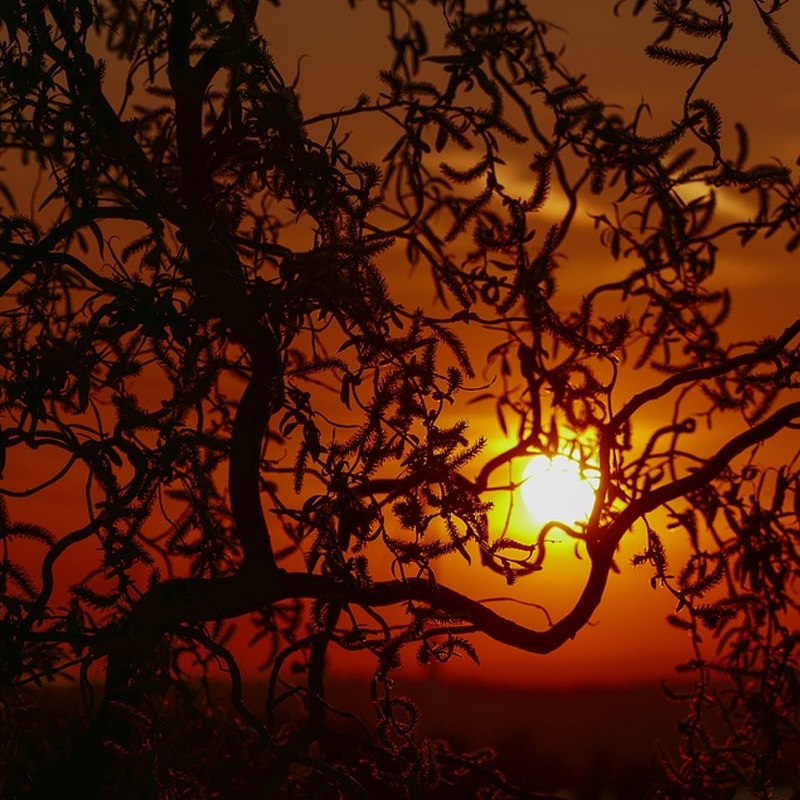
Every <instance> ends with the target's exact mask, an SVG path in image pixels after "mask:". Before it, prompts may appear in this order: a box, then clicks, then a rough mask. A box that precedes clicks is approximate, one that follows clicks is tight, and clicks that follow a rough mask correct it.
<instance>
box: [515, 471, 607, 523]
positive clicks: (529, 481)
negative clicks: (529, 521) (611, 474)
mask: <svg viewBox="0 0 800 800" xmlns="http://www.w3.org/2000/svg"><path fill="white" fill-rule="evenodd" d="M598 483H599V477H598V474H597V471H596V470H593V469H590V468H585V467H584V468H581V465H580V464H579V463H578V462H577V461H574V460H573V459H571V458H568V457H567V456H563V455H558V456H554V457H553V458H549V457H548V456H544V455H538V456H534V457H533V458H531V460H530V461H529V462H528V465H527V466H526V467H525V472H524V473H523V475H522V487H521V490H522V499H523V500H524V501H525V506H526V507H527V509H528V513H529V514H530V515H531V516H532V517H533V519H534V520H535V521H536V522H538V523H540V524H542V525H544V524H545V523H546V522H550V521H551V520H557V521H559V522H563V523H564V524H566V525H575V524H576V523H580V522H586V520H587V519H588V518H589V514H590V513H591V511H592V506H593V505H594V500H595V492H596V491H597V486H598Z"/></svg>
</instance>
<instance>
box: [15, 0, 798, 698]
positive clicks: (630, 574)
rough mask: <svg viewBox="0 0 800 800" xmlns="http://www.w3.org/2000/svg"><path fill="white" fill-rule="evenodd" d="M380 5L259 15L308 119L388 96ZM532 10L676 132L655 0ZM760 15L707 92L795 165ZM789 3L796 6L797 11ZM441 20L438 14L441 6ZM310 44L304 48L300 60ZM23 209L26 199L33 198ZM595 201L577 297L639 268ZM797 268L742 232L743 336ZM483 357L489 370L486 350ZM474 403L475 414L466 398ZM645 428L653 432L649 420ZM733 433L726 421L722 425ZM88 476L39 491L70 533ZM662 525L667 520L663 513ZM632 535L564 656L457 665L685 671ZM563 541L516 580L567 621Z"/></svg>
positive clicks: (586, 674) (543, 676)
mask: <svg viewBox="0 0 800 800" xmlns="http://www.w3.org/2000/svg"><path fill="white" fill-rule="evenodd" d="M376 5H377V4H376V3H366V2H365V3H361V4H360V7H359V9H358V10H357V11H351V10H350V9H349V8H348V5H347V3H346V2H344V0H337V1H336V2H334V1H333V0H326V1H325V2H319V0H287V2H285V4H284V5H283V6H282V7H281V8H279V9H274V8H272V7H271V6H269V5H268V4H265V6H264V8H263V10H262V12H261V18H260V19H261V28H262V32H263V34H264V36H265V37H266V39H267V40H268V41H269V42H271V43H272V45H273V48H274V53H275V56H276V58H277V62H278V66H279V68H280V70H281V71H282V73H283V75H284V76H285V77H286V78H287V80H291V78H292V76H293V75H294V74H295V71H296V69H299V76H300V77H299V84H298V90H299V93H300V96H301V102H302V105H303V108H304V111H305V112H306V114H307V115H309V114H313V113H315V112H317V111H322V110H325V111H330V110H333V109H336V108H339V107H344V106H345V105H348V104H351V103H352V102H353V101H354V100H355V99H356V97H357V96H358V95H359V94H360V93H362V92H365V93H367V94H371V95H373V96H374V95H375V94H376V93H377V91H378V84H377V81H376V79H375V76H376V74H377V71H378V70H379V69H380V68H384V67H387V66H388V63H389V58H390V51H389V45H388V42H387V41H386V40H385V21H384V19H383V16H382V15H381V14H380V13H379V12H378V11H376V9H375V8H374V6H376ZM628 5H629V6H630V5H632V4H631V3H629V4H628ZM531 6H533V7H535V8H537V9H541V13H542V15H543V16H545V17H546V18H548V19H550V20H552V21H553V22H554V23H556V24H559V25H561V26H563V28H564V29H565V30H564V32H563V33H556V34H554V35H555V36H556V37H557V38H560V39H563V41H564V42H566V47H567V50H566V63H567V64H568V65H569V66H570V68H571V69H572V70H573V71H574V72H576V73H584V72H585V73H586V74H587V80H588V84H589V86H590V87H592V89H593V91H594V92H595V93H596V94H597V95H598V96H600V97H601V98H603V99H604V100H605V101H606V102H608V103H618V104H619V105H620V106H622V107H623V108H624V109H625V112H624V113H627V112H631V111H632V109H633V108H634V107H635V105H636V104H638V103H639V102H640V101H641V100H645V101H646V102H648V103H649V104H650V107H651V109H652V116H653V123H652V126H653V131H657V130H662V129H663V128H664V127H666V126H667V125H669V122H670V120H674V119H678V118H679V117H680V116H681V115H682V98H683V95H682V91H683V89H684V87H685V86H686V85H687V84H688V82H689V80H690V79H689V78H688V77H687V76H688V73H687V72H686V71H682V70H679V69H676V68H671V67H668V66H666V65H664V64H661V63H656V62H652V61H650V60H648V59H647V58H646V56H645V55H644V54H643V52H642V51H643V48H644V46H645V45H646V44H648V43H649V42H651V41H652V38H653V34H654V29H653V27H652V26H651V25H650V24H649V18H650V12H648V11H645V12H643V14H642V15H641V16H640V17H638V18H635V19H632V18H631V17H630V8H628V7H625V6H623V8H622V10H621V15H620V17H619V18H618V17H615V16H614V14H613V3H612V2H606V1H605V0H604V1H603V2H574V1H573V2H572V3H564V2H558V0H548V1H547V2H539V3H534V2H532V3H531ZM420 7H422V4H420ZM749 11H750V10H749V9H748V8H747V6H743V7H742V8H741V9H740V8H738V7H737V22H736V27H735V28H734V34H733V38H732V41H731V44H730V46H729V49H728V51H727V53H726V55H725V57H724V59H723V60H722V62H721V63H720V64H719V65H718V66H717V67H716V69H715V70H714V71H713V73H712V75H711V76H710V77H709V79H708V80H707V81H706V85H705V87H704V89H703V90H702V92H701V93H700V94H701V96H704V97H709V98H710V99H712V100H714V102H715V103H717V104H718V106H719V107H720V110H721V111H722V114H723V121H724V123H725V133H726V135H732V132H733V123H734V122H735V121H741V122H743V123H745V124H746V126H747V127H748V129H749V131H750V133H751V150H752V160H753V161H754V162H755V161H759V160H766V159H767V158H768V157H769V156H772V155H776V156H779V157H780V158H781V159H782V160H783V161H784V162H785V163H789V164H794V161H795V158H796V157H797V148H796V141H797V139H796V131H797V130H798V127H799V125H798V123H800V119H799V118H800V104H798V103H797V90H796V86H797V85H798V77H800V67H798V65H796V64H792V63H791V62H789V61H788V60H787V59H785V58H783V57H782V56H781V55H780V54H779V53H778V51H777V50H776V49H775V48H774V46H772V45H771V43H770V42H769V41H768V40H767V38H766V35H765V34H764V32H763V30H762V29H761V27H760V25H759V24H758V21H757V19H756V17H755V13H754V12H753V13H752V14H751V17H752V19H750V20H749V22H748V20H747V18H746V17H747V14H748V13H749ZM790 14H794V15H795V16H794V17H793V18H790V17H789V15H790ZM783 21H784V25H785V31H786V33H787V34H788V36H789V38H790V39H791V40H792V41H793V42H794V43H795V44H796V45H798V46H800V7H798V6H796V5H795V6H792V7H790V8H789V9H787V11H786V14H785V16H784V18H783ZM432 22H433V24H434V25H435V24H437V21H436V18H435V17H433V18H432ZM432 38H433V37H432ZM301 56H305V57H304V58H302V60H301ZM296 65H299V66H296ZM767 87H768V88H767ZM347 124H348V123H347V122H344V123H343V125H342V128H343V129H346V126H347ZM353 125H354V128H353V136H352V139H351V142H350V149H351V151H353V152H355V153H357V154H358V157H359V159H361V160H368V159H372V160H376V161H380V159H381V158H382V156H383V155H384V153H385V151H386V149H388V144H389V142H388V141H387V140H385V139H384V138H382V133H381V129H380V127H376V128H368V127H365V126H363V125H362V123H353ZM356 125H357V126H358V127H356ZM312 133H313V131H312ZM320 135H321V134H320ZM527 175H528V173H526V170H525V168H524V164H523V163H520V164H519V165H515V164H513V163H510V164H509V167H508V181H507V182H508V185H509V188H511V186H513V181H515V180H516V181H518V182H519V185H520V190H519V192H520V194H523V193H524V192H525V191H526V189H525V182H526V180H527ZM725 202H727V203H728V209H729V210H726V208H725V205H724V203H725ZM21 205H22V207H23V209H24V208H25V203H24V202H23V203H22V204H21ZM741 207H742V206H741V200H740V199H738V198H733V197H727V198H723V205H722V208H723V211H722V213H723V214H724V213H731V214H735V213H737V212H740V211H741ZM593 210H594V209H592V208H584V209H583V211H582V212H581V214H579V219H578V220H577V221H576V223H575V226H574V228H575V230H574V231H573V233H572V235H571V236H570V237H569V238H568V240H567V243H566V245H565V247H564V248H563V252H564V254H565V256H566V258H565V260H564V274H563V276H562V278H561V287H562V295H561V297H562V299H561V301H559V302H562V303H564V304H569V303H570V302H574V301H575V300H576V299H578V298H579V297H580V296H581V294H582V292H583V291H584V290H585V289H586V288H588V287H590V286H592V285H594V284H596V283H597V282H600V281H603V280H605V279H606V278H607V277H608V276H609V275H612V274H615V275H618V274H619V271H620V270H621V269H624V268H625V267H626V264H625V263H621V264H615V263H614V262H613V261H612V260H611V259H610V257H609V256H608V255H607V254H606V253H604V251H603V250H602V248H601V247H600V246H599V245H598V244H597V237H596V233H595V231H594V230H593V227H592V225H591V221H590V219H589V217H588V213H590V212H591V211H593ZM546 213H547V212H545V214H546ZM797 267H798V264H797V256H796V255H794V256H787V255H785V254H784V253H783V251H782V250H781V248H780V243H775V244H772V243H767V244H759V243H755V244H753V245H751V246H749V247H748V248H747V249H746V250H744V249H742V248H740V247H739V246H738V244H737V243H736V242H730V243H729V244H728V245H727V248H723V250H722V253H721V255H720V258H719V269H718V273H717V276H716V277H715V281H717V282H718V284H719V285H726V286H729V287H730V288H731V289H732V291H733V299H734V306H733V313H732V316H731V319H730V321H729V322H728V324H727V328H726V330H727V332H728V335H729V336H730V338H731V339H752V338H758V337H760V336H761V335H764V334H766V333H767V332H769V331H776V330H780V329H781V327H782V326H783V324H784V323H786V322H788V321H789V319H790V318H791V317H793V316H796V314H797V311H798V297H800V274H799V271H798V268H797ZM423 278H424V276H422V275H410V274H409V273H408V272H407V269H406V267H405V266H404V265H398V267H397V275H396V276H395V277H394V278H393V284H394V285H395V286H396V291H397V293H399V295H401V296H402V297H403V299H404V301H406V302H407V303H408V304H409V305H413V304H417V305H429V304H430V303H431V300H432V290H430V288H429V285H428V284H426V282H425V280H424V279H423ZM467 343H468V344H470V345H471V346H473V347H474V352H480V349H481V348H484V349H485V347H486V344H485V337H484V336H483V334H482V332H481V331H480V330H476V331H475V339H474V341H473V342H470V341H469V339H467ZM475 360H476V362H477V364H478V365H479V366H480V358H476V359H475ZM650 380H652V376H649V375H648V374H646V373H632V372H630V371H627V372H625V373H624V374H623V375H622V376H621V379H620V384H619V389H618V392H619V399H618V400H617V401H616V402H617V403H618V404H621V402H622V401H624V399H626V398H627V397H629V396H630V395H631V394H632V393H633V392H635V391H637V390H638V389H640V388H643V386H644V385H647V383H648V382H649V381H650ZM471 408H472V409H473V411H471V412H470V413H471V418H470V422H471V431H472V433H473V434H481V435H484V436H486V437H487V439H488V441H489V445H488V448H487V451H486V454H487V455H489V456H490V455H492V454H493V452H497V451H498V450H499V449H501V448H502V447H503V445H504V444H505V442H504V440H503V437H502V434H501V432H500V429H499V426H498V424H497V421H496V418H495V416H494V411H493V409H491V408H490V407H488V406H487V407H486V408H485V410H480V407H476V406H473V407H471ZM461 411H462V413H463V407H462V409H461ZM640 424H642V425H645V426H646V425H652V426H653V427H655V426H657V425H659V424H660V421H659V420H658V419H657V418H656V417H655V416H654V417H653V418H651V419H649V420H645V422H644V423H640ZM641 433H642V435H644V434H646V433H647V431H645V430H642V432H641ZM723 433H724V432H723V431H717V432H714V434H715V435H723ZM795 444H796V443H795ZM704 446H706V447H709V448H710V447H711V446H712V437H711V436H709V437H706V439H705V442H704ZM765 452H766V453H767V456H766V457H768V458H770V459H774V461H775V463H780V461H781V459H782V457H783V456H784V454H785V453H787V452H789V450H788V449H786V450H781V448H776V447H772V448H770V449H769V450H767V451H765ZM20 468H21V465H20ZM11 476H15V477H13V478H12V480H13V481H14V483H15V484H17V485H20V486H21V485H23V483H24V480H23V479H22V477H21V474H20V473H19V472H18V473H16V475H15V473H14V464H12V463H9V465H8V467H7V470H6V477H7V478H10V477H11ZM80 478H81V476H78V475H76V476H75V478H74V479H70V480H68V481H65V482H63V483H62V484H59V485H57V486H56V487H54V488H52V489H50V490H48V492H47V493H45V494H44V495H43V496H42V498H41V500H39V501H37V509H36V511H35V512H34V516H37V517H41V519H42V521H47V522H48V523H49V526H50V527H51V529H52V528H55V529H56V530H55V531H54V532H55V533H56V534H57V535H58V533H59V532H60V530H59V529H63V530H64V531H66V530H69V527H68V526H71V525H73V524H81V522H82V518H83V516H84V515H85V505H84V498H83V494H82V492H83V481H82V479H80ZM518 505H521V501H519V502H518ZM20 510H21V508H20ZM501 512H502V509H499V510H498V511H497V512H496V513H495V517H494V522H495V524H497V525H501V524H502V522H501V519H502V516H501ZM651 521H652V522H653V524H654V525H657V524H658V520H657V519H655V518H654V519H653V520H651ZM529 524H530V523H529V521H528V520H527V517H526V515H525V512H524V510H522V509H521V508H520V509H519V510H518V513H517V515H516V517H515V525H516V526H518V528H517V529H518V530H521V529H524V527H525V526H526V525H529ZM662 527H663V525H662ZM623 544H624V546H623V549H622V550H621V552H620V554H619V558H618V565H619V567H620V570H621V572H620V574H617V575H613V576H612V577H611V580H610V583H609V586H608V589H607V593H606V596H605V598H604V601H603V604H602V605H601V607H600V609H599V611H598V612H597V614H596V616H595V619H594V621H593V624H592V625H591V627H588V628H586V629H584V630H583V631H581V632H580V633H579V635H578V636H577V637H576V639H575V640H574V641H573V642H570V643H568V644H567V645H565V646H564V647H563V648H562V649H561V650H559V651H557V652H556V653H553V654H551V655H548V656H534V655H530V654H525V653H519V652H516V651H512V650H510V649H507V648H504V647H501V646H499V645H496V644H494V643H492V642H490V641H489V640H488V639H478V640H476V641H477V644H478V652H479V655H480V656H481V660H482V667H481V668H480V669H479V668H477V667H475V665H474V664H472V663H471V662H469V661H468V660H465V661H463V663H459V664H453V663H452V662H451V664H450V665H448V666H447V667H446V668H445V673H443V674H446V675H448V676H450V675H452V676H453V677H458V678H475V679H480V680H487V681H491V682H496V683H502V684H509V685H538V686H541V685H548V684H555V685H585V684H592V685H594V684H625V683H637V682H644V681H650V680H653V679H659V678H664V677H670V676H671V675H673V667H674V665H675V664H676V663H679V662H680V661H682V660H685V659H687V658H689V657H690V651H689V649H688V647H687V642H686V634H685V633H683V632H680V631H677V630H675V629H672V628H670V627H668V626H667V624H666V623H665V622H664V618H665V616H666V615H667V614H669V613H670V612H672V611H673V610H674V599H673V598H672V597H671V596H670V595H668V594H667V592H666V591H658V590H656V591H653V590H652V589H651V587H650V585H649V580H648V578H649V576H650V573H649V571H648V568H647V567H641V568H639V569H638V570H634V569H633V567H631V566H630V559H631V557H632V555H633V554H635V553H637V552H641V551H642V550H643V549H644V547H645V537H644V531H643V528H642V529H639V530H634V531H632V532H631V534H630V535H629V536H628V537H627V538H626V540H625V541H624V543H623ZM667 544H668V548H673V549H670V550H669V553H670V554H671V556H672V558H671V561H672V562H673V563H674V564H675V565H676V566H677V565H679V564H680V561H681V555H682V551H683V543H682V542H680V541H678V542H675V543H672V544H670V543H669V541H668V540H667ZM87 546H89V547H90V545H87ZM563 551H564V553H563V555H561V554H560V553H554V554H553V555H552V557H551V556H548V559H550V558H552V561H548V567H549V568H548V569H546V570H545V571H544V572H543V573H541V574H537V575H533V576H531V577H528V578H527V579H525V580H524V581H523V582H522V584H521V585H520V587H518V588H515V590H514V597H515V598H517V599H518V600H522V601H525V602H530V603H542V604H545V605H546V606H547V607H548V609H549V611H550V612H551V614H553V615H554V617H555V616H558V615H559V612H560V611H563V610H566V608H567V607H568V604H569V603H570V601H571V600H572V599H573V598H575V597H576V596H577V594H578V592H579V590H580V588H581V586H582V581H583V578H584V576H585V572H586V562H585V561H584V562H580V561H578V560H576V559H575V558H574V557H572V554H571V546H570V545H566V544H565V545H564V547H563ZM75 558H76V560H75V561H73V563H72V564H71V565H64V566H63V567H62V568H61V569H62V574H61V575H60V579H61V581H62V582H63V585H67V584H68V583H69V582H70V580H71V579H72V580H74V579H75V577H77V575H76V576H70V575H69V574H68V573H69V572H70V571H71V570H72V569H73V568H75V569H76V570H79V569H80V568H81V566H82V565H81V564H80V563H78V560H77V556H76V557H75ZM478 572H480V570H478V569H476V568H472V569H469V568H468V567H467V566H466V565H465V564H464V563H463V562H462V561H460V560H458V559H453V560H452V562H448V563H445V564H444V565H443V566H440V568H439V571H438V577H439V580H440V581H441V582H443V583H447V584H448V585H452V586H453V588H456V589H462V590H464V591H468V592H469V593H470V594H472V595H473V596H476V597H483V598H496V597H499V596H501V595H507V594H508V593H509V591H508V589H507V587H506V586H505V584H504V582H503V581H502V579H500V578H499V577H498V576H493V575H480V576H479V577H477V573H478ZM496 607H497V608H498V610H500V609H501V608H502V609H503V610H506V609H507V610H508V613H509V614H512V615H515V616H516V617H518V619H519V620H520V621H525V622H528V623H529V624H531V625H534V626H544V625H545V624H546V623H545V620H544V617H543V615H542V612H541V611H540V610H538V609H536V608H531V607H528V606H524V605H522V604H519V603H515V604H512V603H505V604H500V603H497V604H496ZM409 660H410V659H409ZM243 662H244V663H245V664H247V662H248V659H247V658H246V657H244V658H243ZM335 668H336V669H337V670H339V671H341V672H348V671H351V670H354V669H360V667H359V666H358V665H357V664H355V663H354V661H353V660H351V659H350V658H349V657H342V658H339V659H337V661H336V662H335Z"/></svg>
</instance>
